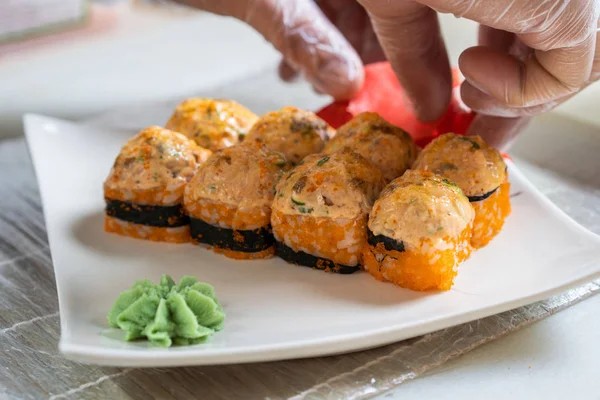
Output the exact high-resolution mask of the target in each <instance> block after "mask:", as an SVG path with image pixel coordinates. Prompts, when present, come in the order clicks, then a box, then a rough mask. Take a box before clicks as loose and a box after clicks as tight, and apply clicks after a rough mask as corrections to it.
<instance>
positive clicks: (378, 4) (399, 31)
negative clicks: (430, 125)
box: [359, 0, 452, 122]
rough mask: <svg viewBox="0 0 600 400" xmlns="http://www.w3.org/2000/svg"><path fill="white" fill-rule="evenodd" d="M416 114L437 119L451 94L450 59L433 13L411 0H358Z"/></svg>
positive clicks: (444, 109) (430, 119) (421, 117)
mask: <svg viewBox="0 0 600 400" xmlns="http://www.w3.org/2000/svg"><path fill="white" fill-rule="evenodd" d="M359 2H360V3H361V4H362V5H363V6H364V7H365V9H366V10H367V12H368V13H369V16H370V17H371V21H372V23H373V29H374V30H375V33H376V34H377V37H378V38H379V42H380V44H381V47H382V48H383V51H384V52H385V55H386V57H387V59H388V60H389V62H390V64H391V65H392V68H393V69H394V72H395V73H396V75H397V77H398V80H399V81H400V83H401V84H402V87H403V88H404V89H405V91H406V94H407V96H408V100H409V102H410V103H411V105H412V106H413V109H414V111H415V114H416V115H417V117H418V118H419V119H420V120H422V121H426V122H430V121H435V120H437V119H438V118H439V117H440V116H441V115H442V114H443V113H444V112H445V111H446V109H447V108H448V105H449V103H450V98H451V94H452V73H451V71H450V62H449V61H448V54H447V53H446V47H445V44H444V40H443V38H442V34H441V32H440V26H439V22H438V19H437V14H436V12H435V11H434V10H432V9H431V8H429V7H426V6H424V5H422V4H419V3H417V2H415V1H407V0H402V1H393V2H391V1H388V0H359Z"/></svg>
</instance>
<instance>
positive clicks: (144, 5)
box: [0, 0, 597, 138]
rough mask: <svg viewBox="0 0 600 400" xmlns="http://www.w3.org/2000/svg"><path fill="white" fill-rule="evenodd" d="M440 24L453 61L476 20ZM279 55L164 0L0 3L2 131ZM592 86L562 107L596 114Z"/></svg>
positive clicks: (151, 97) (135, 101) (204, 85)
mask: <svg viewBox="0 0 600 400" xmlns="http://www.w3.org/2000/svg"><path fill="white" fill-rule="evenodd" d="M286 1H287V0H286ZM441 21H442V29H443V32H444V36H445V38H446V44H447V47H448V49H449V53H450V56H451V59H452V62H453V63H456V61H457V59H458V55H459V54H460V53H461V52H462V50H464V49H465V48H467V47H469V46H472V45H474V44H475V42H476V37H477V35H476V29H477V27H476V25H475V24H473V23H471V22H470V21H466V20H458V19H456V18H454V17H453V16H450V15H444V16H441ZM279 59H280V57H279V54H278V53H277V52H276V51H275V50H274V49H273V48H272V47H271V45H270V44H268V43H266V42H265V41H264V40H263V38H262V37H261V36H260V35H259V34H257V33H256V32H254V31H253V30H252V29H250V28H249V27H247V26H246V25H245V24H243V23H241V22H239V21H236V20H234V19H232V18H226V17H219V16H215V15H212V14H208V13H204V12H200V11H196V10H192V9H189V8H185V7H182V6H177V5H174V4H172V3H170V2H169V1H168V0H161V1H157V0H147V1H145V0H91V1H90V0H0V138H2V137H12V136H19V135H22V134H23V131H22V123H21V119H22V115H23V114H24V113H40V114H45V115H49V116H54V117H58V118H67V119H73V120H81V119H84V118H89V117H91V116H95V115H98V114H101V113H104V112H106V111H109V110H115V109H121V110H123V109H124V108H130V107H140V105H144V104H149V103H156V102H165V101H173V103H176V102H177V101H179V100H181V99H182V98H183V97H186V96H191V95H194V94H201V93H203V91H204V90H208V89H211V88H215V87H219V86H223V85H225V84H227V83H228V82H238V81H242V82H243V81H244V80H252V79H255V77H257V76H258V77H265V76H266V75H269V74H270V75H271V76H272V77H273V79H272V82H276V83H277V79H276V78H275V74H276V66H277V63H278V61H279ZM261 82H262V81H261ZM245 83H250V82H245ZM255 83H257V84H260V83H259V82H255ZM277 84H278V83H277ZM297 85H298V84H297ZM299 85H301V83H299ZM271 89H272V88H271V87H270V88H269V89H267V92H269V93H271ZM592 92H593V91H592V90H588V91H585V92H584V93H582V94H581V95H579V96H576V98H575V99H574V100H573V101H570V102H567V103H566V104H565V105H563V106H561V107H560V108H559V111H560V110H563V111H568V112H569V113H570V114H577V115H578V116H580V117H581V118H582V119H584V120H585V119H589V118H593V116H594V115H595V113H596V112H595V111H594V108H595V106H594V105H595V104H596V103H597V100H596V98H595V97H592V96H593V94H592ZM246 95H248V96H251V95H252V93H246ZM263 97H264V96H263ZM271 97H273V96H271ZM282 101H285V98H282ZM328 101H329V100H328V99H327V98H325V99H323V101H322V103H323V104H325V103H326V102H328ZM283 105H286V104H278V106H283ZM294 105H296V106H302V104H294ZM255 111H257V112H260V111H262V110H255Z"/></svg>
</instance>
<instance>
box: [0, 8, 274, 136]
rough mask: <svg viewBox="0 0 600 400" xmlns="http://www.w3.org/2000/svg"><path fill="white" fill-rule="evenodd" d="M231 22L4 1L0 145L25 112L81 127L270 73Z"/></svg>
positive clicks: (184, 11) (192, 14)
mask: <svg viewBox="0 0 600 400" xmlns="http://www.w3.org/2000/svg"><path fill="white" fill-rule="evenodd" d="M278 60H279V56H278V54H277V53H276V52H275V50H273V49H272V47H271V46H270V45H268V44H267V43H266V42H264V40H263V39H262V37H260V36H259V35H258V34H256V33H255V32H254V31H253V30H251V29H250V28H248V27H246V26H245V25H244V24H242V23H240V22H238V21H235V20H233V19H231V18H223V17H217V16H214V15H211V14H207V13H202V12H199V11H195V10H191V9H188V8H184V7H181V6H175V5H171V4H170V3H169V2H168V1H165V2H161V3H157V2H154V1H152V2H144V1H126V0H101V1H98V0H96V1H87V0H2V1H0V138H1V137H10V136H17V135H22V125H21V118H22V115H23V114H24V113H27V112H32V113H41V114H46V115H51V116H55V117H60V118H69V119H82V118H87V117H89V116H92V115H96V114H98V113H101V112H104V111H107V110H112V109H118V108H122V107H126V106H128V105H133V104H140V103H145V102H152V101H160V100H165V99H172V98H179V97H181V96H184V95H189V94H191V93H197V92H199V91H201V90H202V89H203V88H206V87H214V86H218V85H220V84H222V83H225V82H227V81H231V80H236V79H240V78H241V77H242V76H246V75H248V76H250V75H252V74H256V73H257V71H260V70H263V69H265V68H269V66H274V65H275V64H276V62H277V61H278Z"/></svg>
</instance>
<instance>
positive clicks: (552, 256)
mask: <svg viewBox="0 0 600 400" xmlns="http://www.w3.org/2000/svg"><path fill="white" fill-rule="evenodd" d="M25 131H26V136H27V141H28V143H29V147H30V150H31V155H32V158H33V162H34V165H35V170H36V173H37V177H38V181H39V185H40V192H41V197H42V201H43V205H44V213H45V217H46V225H47V230H48V237H49V241H50V248H51V251H52V258H53V260H54V270H55V274H56V283H57V286H58V294H59V304H60V316H61V330H62V336H61V340H60V350H61V351H62V352H63V354H64V355H66V356H67V357H69V358H71V359H74V360H77V361H82V362H89V363H96V364H106V365H115V366H136V367H150V366H182V365H200V364H223V363H239V362H253V361H268V360H280V359H291V358H300V357H310V356H321V355H327V354H334V353H342V352H348V351H354V350H361V349H366V348H370V347H375V346H379V345H383V344H388V343H391V342H395V341H399V340H402V339H406V338H410V337H414V336H417V335H421V334H424V333H427V332H432V331H435V330H438V329H442V328H446V327H449V326H452V325H456V324H460V323H463V322H467V321H470V320H474V319H478V318H482V317H485V316H488V315H491V314H494V313H498V312H501V311H505V310H508V309H511V308H515V307H518V306H521V305H524V304H527V303H531V302H534V301H537V300H541V299H543V298H546V297H549V296H551V295H553V294H555V293H558V292H560V291H564V290H566V289H567V288H569V287H572V286H575V285H578V284H582V283H584V282H586V281H589V280H592V279H595V278H598V277H600V238H598V237H597V236H596V235H594V234H592V233H590V232H588V231H587V230H585V229H584V228H582V227H581V226H579V225H578V224H577V223H575V222H574V221H573V220H571V219H570V218H569V217H567V216H566V215H565V214H564V213H563V212H562V211H560V210H559V209H558V208H557V207H555V206H554V205H553V204H552V203H550V201H548V200H547V199H546V198H545V197H543V196H542V195H541V194H540V193H539V192H538V191H537V190H536V189H535V188H534V187H533V186H532V185H531V184H530V183H529V182H528V181H527V180H526V179H525V178H524V177H523V175H522V174H521V173H520V172H519V170H518V169H517V167H516V166H515V165H514V164H513V163H512V162H509V176H510V180H511V183H512V193H513V196H514V197H513V198H512V204H513V212H512V214H511V215H510V217H509V218H508V220H507V222H506V225H505V227H504V229H503V231H502V233H501V234H500V235H499V236H498V237H496V238H495V239H494V240H493V242H492V243H491V244H490V245H489V246H488V247H486V248H484V249H482V250H479V251H477V252H476V253H475V254H473V256H472V257H471V258H470V259H469V260H468V261H467V262H465V263H464V264H463V265H461V267H460V272H459V275H458V277H457V279H456V283H455V286H454V287H453V288H452V290H450V291H448V292H445V293H418V292H412V291H410V290H405V289H401V288H398V287H395V286H393V285H391V284H388V283H381V282H378V281H376V280H375V279H373V278H371V277H370V276H369V275H368V274H367V273H364V272H360V273H356V274H353V275H335V274H327V273H324V272H320V271H314V270H311V269H309V268H302V267H296V266H292V265H288V264H286V263H285V262H283V261H281V260H279V259H276V258H273V259H270V260H266V261H264V260H263V261H234V260H230V259H227V258H225V257H223V256H221V255H217V254H214V253H212V252H211V251H208V250H206V249H204V248H201V247H197V246H194V245H192V244H183V245H171V244H163V243H150V242H145V241H141V240H135V239H130V238H124V237H120V236H116V235H113V234H108V233H105V232H104V231H103V206H104V201H103V193H102V182H103V181H104V179H105V177H106V175H107V174H108V171H109V169H110V166H111V165H112V163H113V161H114V158H115V157H116V155H117V153H118V152H119V149H120V147H121V146H122V145H123V143H125V141H126V140H127V139H128V138H129V137H130V136H131V133H123V132H116V131H108V130H102V129H99V128H91V127H89V126H86V125H83V124H74V123H70V122H66V121H61V120H57V119H53V118H47V117H42V116H36V115H28V116H26V118H25ZM163 273H168V274H170V275H171V276H172V277H173V278H174V279H175V280H178V279H179V278H180V277H181V276H183V275H193V276H196V277H198V278H199V279H200V280H201V281H204V282H209V283H211V284H213V285H214V286H215V288H216V292H217V296H218V297H219V298H220V299H221V300H222V303H223V306H224V307H225V311H226V313H227V319H226V321H225V329H224V330H223V331H222V332H219V333H217V334H216V335H215V336H214V337H213V339H212V340H211V341H210V342H208V343H206V344H202V345H197V346H190V347H172V348H169V349H163V348H153V347H151V346H149V345H148V344H147V343H145V342H123V341H121V340H119V339H117V338H116V337H115V336H116V335H115V332H113V331H111V330H110V329H108V324H107V321H106V314H107V312H108V310H109V309H110V307H111V305H112V302H113V301H114V300H115V299H116V298H117V296H118V295H119V293H120V292H121V291H123V290H125V289H128V288H129V287H130V286H131V284H133V282H134V281H136V280H138V279H143V278H150V279H152V280H153V281H155V282H156V281H158V279H159V277H160V275H161V274H163Z"/></svg>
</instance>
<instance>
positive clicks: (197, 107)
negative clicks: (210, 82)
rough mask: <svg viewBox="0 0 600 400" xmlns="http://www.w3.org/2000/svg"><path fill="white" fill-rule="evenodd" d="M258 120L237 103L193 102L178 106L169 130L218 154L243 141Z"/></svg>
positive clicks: (198, 100) (196, 99)
mask: <svg viewBox="0 0 600 400" xmlns="http://www.w3.org/2000/svg"><path fill="white" fill-rule="evenodd" d="M257 120H258V116H257V115H256V114H254V113H253V112H252V111H250V110H248V109H247V108H246V107H244V106H242V105H241V104H239V103H237V102H235V101H233V100H215V99H206V98H191V99H187V100H185V101H183V102H182V103H181V104H179V105H178V106H177V108H176V109H175V112H174V113H173V115H172V116H171V118H170V119H169V121H168V122H167V124H166V128H167V129H171V130H174V131H177V132H181V133H182V134H184V135H185V136H187V137H189V138H190V139H193V140H194V141H195V142H196V143H197V144H198V145H200V146H202V147H205V148H207V149H209V150H211V151H216V150H219V149H223V148H226V147H230V146H233V145H235V144H237V143H238V142H239V141H240V140H243V138H244V136H245V135H246V134H247V133H248V131H249V130H250V128H251V127H252V125H254V123H255V122H256V121H257Z"/></svg>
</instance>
